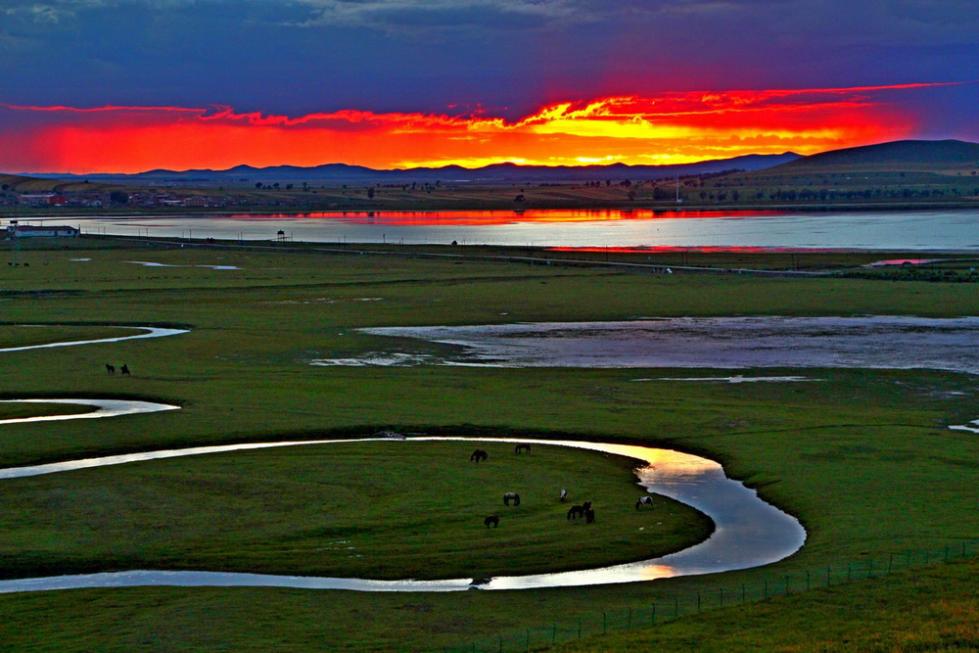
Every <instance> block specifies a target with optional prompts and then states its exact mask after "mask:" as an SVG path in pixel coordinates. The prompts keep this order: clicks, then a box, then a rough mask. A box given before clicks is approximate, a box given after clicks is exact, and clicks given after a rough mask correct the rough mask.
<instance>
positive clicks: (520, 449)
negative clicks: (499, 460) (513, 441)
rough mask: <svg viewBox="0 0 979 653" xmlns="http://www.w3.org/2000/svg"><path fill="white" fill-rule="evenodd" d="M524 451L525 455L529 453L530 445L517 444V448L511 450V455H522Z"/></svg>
mask: <svg viewBox="0 0 979 653" xmlns="http://www.w3.org/2000/svg"><path fill="white" fill-rule="evenodd" d="M524 451H526V452H527V453H530V445H529V444H526V443H521V444H518V445H517V446H515V447H514V448H513V453H523V452H524Z"/></svg>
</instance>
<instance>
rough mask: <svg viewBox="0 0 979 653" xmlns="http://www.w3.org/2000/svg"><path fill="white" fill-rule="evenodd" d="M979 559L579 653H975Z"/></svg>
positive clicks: (723, 613)
mask: <svg viewBox="0 0 979 653" xmlns="http://www.w3.org/2000/svg"><path fill="white" fill-rule="evenodd" d="M977 574H979V562H977V561H976V560H975V559H973V560H971V561H968V562H964V563H956V564H950V565H941V566H937V567H929V568H925V569H914V570H911V571H908V572H903V573H901V574H898V575H896V576H889V577H885V578H880V579H877V580H870V581H859V582H857V583H854V584H847V585H841V586H836V587H830V588H828V589H825V588H824V589H818V590H813V591H812V592H808V593H805V594H797V595H793V596H788V597H779V598H777V599H771V600H769V601H765V602H763V603H758V604H748V605H747V606H745V607H736V608H735V607H732V608H726V609H721V610H717V611H712V612H708V613H705V614H704V615H701V616H699V617H697V618H687V619H680V620H677V621H675V622H672V623H667V624H661V625H659V626H657V627H655V628H648V629H644V630H641V631H633V632H631V633H628V634H617V633H616V634H611V635H609V636H607V637H592V638H588V639H587V640H585V641H582V642H580V643H575V644H571V645H567V646H562V647H559V648H558V649H556V650H559V651H563V652H567V653H571V652H576V651H598V650H602V651H637V650H638V651H649V650H668V651H677V652H686V651H705V652H718V653H721V652H723V653H737V652H744V653H749V652H752V651H785V652H788V651H792V652H794V653H816V652H817V651H942V652H952V651H975V650H979V628H977V627H976V626H977V624H979V590H977V588H976V576H977Z"/></svg>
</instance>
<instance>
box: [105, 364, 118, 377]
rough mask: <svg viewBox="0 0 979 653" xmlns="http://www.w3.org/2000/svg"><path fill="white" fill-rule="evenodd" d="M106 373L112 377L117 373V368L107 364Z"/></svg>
mask: <svg viewBox="0 0 979 653" xmlns="http://www.w3.org/2000/svg"><path fill="white" fill-rule="evenodd" d="M105 371H106V372H108V374H109V376H112V375H113V374H115V373H116V366H115V365H109V364H108V363H106V364H105Z"/></svg>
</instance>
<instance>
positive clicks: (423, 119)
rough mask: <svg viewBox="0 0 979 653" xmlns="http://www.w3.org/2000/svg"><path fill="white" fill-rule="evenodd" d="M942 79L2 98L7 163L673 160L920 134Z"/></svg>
mask: <svg viewBox="0 0 979 653" xmlns="http://www.w3.org/2000/svg"><path fill="white" fill-rule="evenodd" d="M946 86H949V84H943V83H916V84H897V85H883V86H858V87H845V88H804V89H765V90H720V91H681V92H662V93H655V94H643V95H616V96H606V97H598V98H592V99H587V100H576V101H565V102H555V103H551V104H547V105H545V106H543V107H541V108H539V109H538V110H536V111H533V112H530V113H528V114H527V115H524V116H519V117H517V118H513V119H508V118H506V117H503V116H499V115H491V114H489V113H486V112H478V111H477V112H474V113H472V112H471V113H468V114H451V113H434V112H430V113H423V112H374V111H369V110H355V109H345V110H338V111H330V112H313V113H308V114H303V115H296V116H288V115H281V114H266V113H260V112H239V111H236V110H234V109H233V108H231V107H227V106H215V107H209V108H197V107H180V106H124V105H122V106H120V105H108V106H97V107H72V106H60V105H49V106H44V105H42V106H31V105H17V104H3V103H0V170H3V171H8V172H74V173H95V172H137V171H143V170H148V169H153V168H170V169H176V170H184V169H191V168H212V169H223V168H229V167H233V166H235V165H238V164H248V165H253V166H270V165H282V164H291V165H299V166H311V165H318V164H323V163H335V162H341V163H348V164H356V165H366V166H370V167H375V168H404V167H416V166H442V165H450V164H458V165H463V166H467V167H475V166H481V165H487V164H491V163H502V162H513V163H518V164H528V165H529V164H534V165H588V164H608V163H628V164H672V163H687V162H692V161H699V160H705V159H717V158H727V157H732V156H739V155H743V154H753V153H757V154H773V153H781V152H785V151H789V150H792V151H795V152H798V153H800V154H812V153H816V152H820V151H825V150H829V149H835V148H839V147H848V146H855V145H861V144H867V143H872V142H880V141H884V140H891V139H897V138H903V137H909V136H914V135H916V134H918V133H919V132H920V131H921V130H922V128H923V127H924V125H923V124H922V123H923V121H924V119H923V117H922V116H921V115H918V114H917V113H916V112H915V111H914V110H913V106H914V102H908V100H909V99H914V97H915V96H916V95H918V94H921V93H927V92H929V91H930V90H932V89H936V88H942V87H946Z"/></svg>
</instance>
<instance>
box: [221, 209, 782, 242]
mask: <svg viewBox="0 0 979 653" xmlns="http://www.w3.org/2000/svg"><path fill="white" fill-rule="evenodd" d="M776 215H784V212H782V211H747V210H744V211H742V210H732V211H654V210H651V209H636V210H620V209H527V210H525V211H509V210H506V211H505V210H486V211H312V212H309V213H262V214H255V213H236V214H232V215H230V216H229V217H230V218H232V219H235V220H245V221H248V220H254V221H262V220H298V221H304V220H337V221H341V222H350V223H354V224H377V225H389V226H393V227H398V226H405V227H437V226H469V227H479V226H486V227H490V226H495V225H506V224H515V223H537V224H547V223H569V222H571V223H573V222H606V221H608V222H614V221H619V220H662V219H678V218H682V219H697V218H750V217H764V216H776ZM554 251H561V248H554ZM602 251H604V249H603V250H602Z"/></svg>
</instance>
